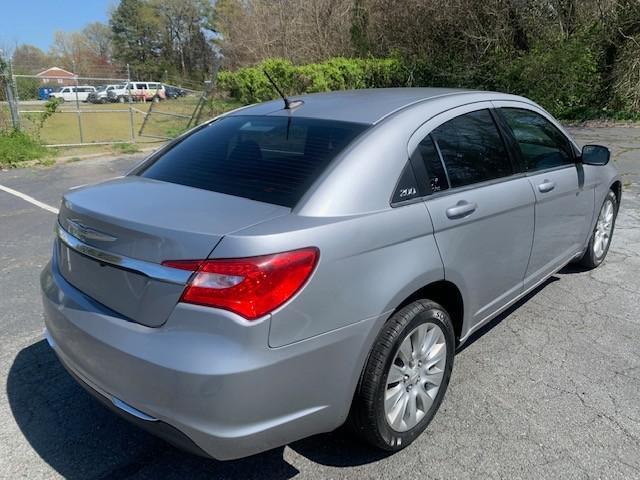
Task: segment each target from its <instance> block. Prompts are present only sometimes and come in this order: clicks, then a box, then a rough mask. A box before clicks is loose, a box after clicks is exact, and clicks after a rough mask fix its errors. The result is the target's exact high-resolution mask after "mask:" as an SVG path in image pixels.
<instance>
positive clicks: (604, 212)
mask: <svg viewBox="0 0 640 480" xmlns="http://www.w3.org/2000/svg"><path fill="white" fill-rule="evenodd" d="M617 215H618V199H617V198H616V195H615V193H613V192H612V191H611V190H609V192H608V193H607V196H606V197H605V199H604V202H602V207H601V208H600V212H599V214H598V220H597V221H596V225H595V227H594V229H593V232H592V234H591V238H590V239H589V245H588V246H587V250H586V251H585V252H584V255H583V256H582V258H581V259H580V260H579V261H578V263H579V264H580V265H582V266H584V267H586V268H595V267H597V266H598V265H600V264H601V263H602V262H603V261H604V259H605V257H606V256H607V252H608V251H609V246H610V245H611V238H612V237H613V230H614V227H615V223H616V217H617Z"/></svg>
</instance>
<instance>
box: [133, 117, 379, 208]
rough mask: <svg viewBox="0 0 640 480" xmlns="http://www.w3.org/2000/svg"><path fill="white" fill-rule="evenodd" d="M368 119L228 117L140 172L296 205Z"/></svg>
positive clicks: (288, 205)
mask: <svg viewBox="0 0 640 480" xmlns="http://www.w3.org/2000/svg"><path fill="white" fill-rule="evenodd" d="M367 127H368V125H364V124H359V123H350V122H338V121H329V120H317V119H311V118H299V117H296V118H293V117H284V116H283V117H280V116H273V117H266V116H265V117H260V116H229V117H223V118H221V119H219V120H217V121H215V122H213V123H211V124H209V125H207V126H205V127H203V128H201V129H199V130H196V131H195V132H194V133H192V134H191V135H189V136H188V137H186V138H185V139H183V140H182V141H180V142H179V143H177V144H176V145H175V146H173V147H172V148H171V149H170V150H168V151H167V152H166V153H164V154H162V155H161V156H159V157H158V158H157V159H155V161H153V162H152V163H151V164H150V165H148V166H147V167H146V168H145V169H144V170H143V171H142V172H140V173H139V175H141V176H143V177H147V178H153V179H156V180H162V181H165V182H172V183H178V184H181V185H188V186H191V187H196V188H202V189H205V190H212V191H215V192H221V193H226V194H229V195H235V196H239V197H245V198H251V199H253V200H258V201H261V202H267V203H273V204H277V205H284V206H286V207H293V206H295V204H296V203H297V202H298V201H299V200H300V198H301V197H302V196H303V195H304V193H305V192H306V191H307V190H308V189H309V187H310V186H311V184H312V183H313V182H314V181H315V180H316V179H317V178H318V176H319V175H320V174H321V173H322V172H323V171H324V170H325V168H326V167H327V165H328V164H329V162H331V160H333V159H334V158H335V157H336V156H337V155H338V154H339V153H340V152H341V151H342V150H343V149H344V148H345V147H346V146H347V145H348V144H349V143H351V142H352V141H353V139H354V138H355V137H356V136H357V135H359V134H360V133H362V132H363V131H364V130H365V129H366V128H367Z"/></svg>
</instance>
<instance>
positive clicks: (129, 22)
mask: <svg viewBox="0 0 640 480" xmlns="http://www.w3.org/2000/svg"><path fill="white" fill-rule="evenodd" d="M156 13H157V12H156V10H155V9H154V8H153V7H152V6H151V5H150V4H149V3H148V2H146V1H144V0H122V1H121V2H120V4H119V5H118V6H117V7H116V9H115V10H114V11H113V13H112V14H111V19H110V20H109V25H110V26H111V32H112V38H113V57H114V58H115V59H116V60H118V61H120V62H121V63H123V64H129V65H131V68H132V70H133V71H134V73H135V74H136V75H138V76H158V75H160V74H161V73H162V72H163V71H164V70H165V67H166V65H167V63H166V62H165V59H164V57H163V55H162V46H163V38H162V31H163V28H162V20H161V18H160V17H159V16H158V15H157V14H156Z"/></svg>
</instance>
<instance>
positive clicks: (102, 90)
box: [96, 85, 107, 92]
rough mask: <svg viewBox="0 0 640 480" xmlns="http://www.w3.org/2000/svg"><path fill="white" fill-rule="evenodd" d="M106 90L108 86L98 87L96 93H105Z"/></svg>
mask: <svg viewBox="0 0 640 480" xmlns="http://www.w3.org/2000/svg"><path fill="white" fill-rule="evenodd" d="M106 89H107V86H106V85H100V86H99V87H96V92H104V91H105V90H106Z"/></svg>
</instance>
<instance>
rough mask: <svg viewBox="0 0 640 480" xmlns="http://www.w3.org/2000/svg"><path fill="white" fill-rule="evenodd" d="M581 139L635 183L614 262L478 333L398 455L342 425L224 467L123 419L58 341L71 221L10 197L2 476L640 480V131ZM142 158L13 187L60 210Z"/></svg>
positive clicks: (0, 179)
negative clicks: (80, 377) (51, 297)
mask: <svg viewBox="0 0 640 480" xmlns="http://www.w3.org/2000/svg"><path fill="white" fill-rule="evenodd" d="M572 130H573V132H574V134H575V135H576V138H577V139H578V140H579V141H580V142H581V143H602V144H606V145H609V146H611V147H612V149H613V151H614V158H615V160H616V163H617V165H618V167H619V169H620V171H621V172H622V174H623V181H624V193H623V201H622V206H621V209H620V214H619V217H618V223H617V226H616V230H615V233H614V237H613V243H612V246H611V249H610V251H609V255H608V257H607V260H606V262H605V263H604V264H603V265H601V266H600V267H599V268H598V269H596V270H593V271H591V272H583V271H580V270H577V269H575V268H565V269H564V270H562V271H561V272H560V273H558V274H557V275H554V276H553V277H552V278H550V279H549V280H548V281H547V282H546V283H545V284H544V285H542V286H541V287H540V288H538V289H537V290H536V291H535V292H533V293H532V294H531V295H529V296H528V297H527V298H526V299H524V300H523V301H521V302H519V303H518V304H517V305H515V306H514V307H513V308H511V309H509V310H508V311H507V312H505V313H504V314H502V315H500V316H499V317H498V318H497V319H495V320H494V321H492V322H491V323H490V324H489V325H488V326H487V327H486V328H483V329H482V331H481V332H479V333H478V334H477V335H475V336H474V338H472V339H471V341H470V342H469V343H467V344H466V345H465V346H464V348H463V349H461V351H460V352H459V353H458V354H457V356H456V360H455V365H454V371H453V377H452V380H451V384H450V386H449V390H448V392H447V395H446V397H445V400H444V403H443V405H442V407H441V409H440V412H439V413H438V414H437V415H436V417H435V419H434V421H433V423H432V424H431V425H430V426H429V428H428V429H427V431H426V432H425V433H424V434H423V435H422V436H421V437H420V438H419V439H418V440H417V441H416V442H415V443H414V444H413V445H411V446H409V447H408V448H406V449H405V450H403V451H401V452H399V453H396V454H394V455H385V454H381V453H379V452H376V451H374V450H371V449H369V448H368V447H366V446H364V445H362V444H361V443H359V442H358V441H357V440H355V439H353V438H351V437H350V436H349V435H348V434H347V433H346V432H344V431H341V430H339V431H337V432H333V433H330V434H324V435H318V436H315V437H312V438H309V439H306V440H302V441H299V442H296V443H294V444H291V445H288V446H286V447H283V448H279V449H276V450H273V451H270V452H267V453H264V454H260V455H256V456H254V457H250V458H247V459H243V460H238V461H232V462H217V461H214V460H206V459H202V458H198V457H194V456H191V455H189V454H185V453H182V452H180V451H178V450H176V449H175V448H173V447H171V446H169V445H168V444H166V443H164V442H163V441H162V440H159V439H156V438H154V437H153V436H151V435H149V434H147V433H145V432H142V431H140V430H138V429H137V428H135V427H133V426H131V425H129V424H128V423H126V422H125V421H123V420H121V419H120V418H118V417H116V416H115V415H114V414H112V413H111V412H110V411H108V410H106V409H105V408H104V407H102V406H101V405H99V404H98V403H97V402H96V401H95V400H93V399H92V398H91V397H90V396H89V395H88V394H87V393H85V392H84V390H82V388H81V387H79V386H78V385H76V383H75V382H74V381H73V380H72V379H71V378H70V377H69V375H68V374H67V373H66V372H65V371H64V369H63V368H62V367H61V365H60V364H59V363H58V361H57V359H56V357H55V355H54V354H53V352H52V351H51V350H50V349H49V347H48V346H47V344H46V342H45V341H44V340H43V336H42V329H43V321H42V306H41V302H40V293H39V283H38V282H39V273H40V271H41V269H42V268H43V266H44V265H45V264H46V262H47V261H48V259H49V257H50V250H51V244H52V238H53V234H52V232H53V225H54V222H55V214H53V213H51V212H50V211H47V210H45V209H43V208H41V207H39V206H37V205H34V204H33V203H29V202H28V201H27V200H25V199H24V198H20V197H17V196H15V195H13V194H10V193H7V192H6V191H2V190H0V379H1V381H2V387H3V388H2V389H0V478H11V479H14V478H21V477H24V478H30V479H35V478H57V477H66V478H71V479H106V478H158V477H160V478H168V479H171V478H190V479H191V478H214V479H218V478H221V479H222V478H228V479H243V480H244V479H274V480H277V479H289V478H305V479H307V478H309V479H327V478H336V479H342V478H389V479H391V478H403V479H413V478H420V479H431V478H447V479H450V478H483V479H484V478H508V479H514V478H535V479H540V478H550V479H551V478H553V479H556V478H563V479H573V478H576V479H581V478H620V479H628V478H640V348H639V340H640V302H639V300H640V129H637V128H621V127H616V128H596V129H580V128H576V129H572ZM139 160H140V157H126V158H118V159H113V158H110V159H92V160H84V161H80V162H74V163H68V164H63V165H57V166H54V167H49V168H33V169H20V170H9V171H4V172H0V186H4V187H8V188H10V189H13V190H15V191H18V192H20V193H22V194H23V195H27V196H29V197H31V198H33V199H35V200H37V201H40V202H43V203H45V204H48V205H51V206H53V207H57V206H58V205H59V203H60V197H61V194H62V193H63V192H64V191H65V190H67V189H68V188H70V187H72V186H75V185H81V184H86V183H91V182H96V181H100V180H102V179H106V178H109V177H113V176H116V175H121V174H122V173H123V172H125V171H126V170H127V169H128V168H130V167H131V166H132V165H133V164H134V163H135V162H136V161H139ZM239 394H241V393H239Z"/></svg>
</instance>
